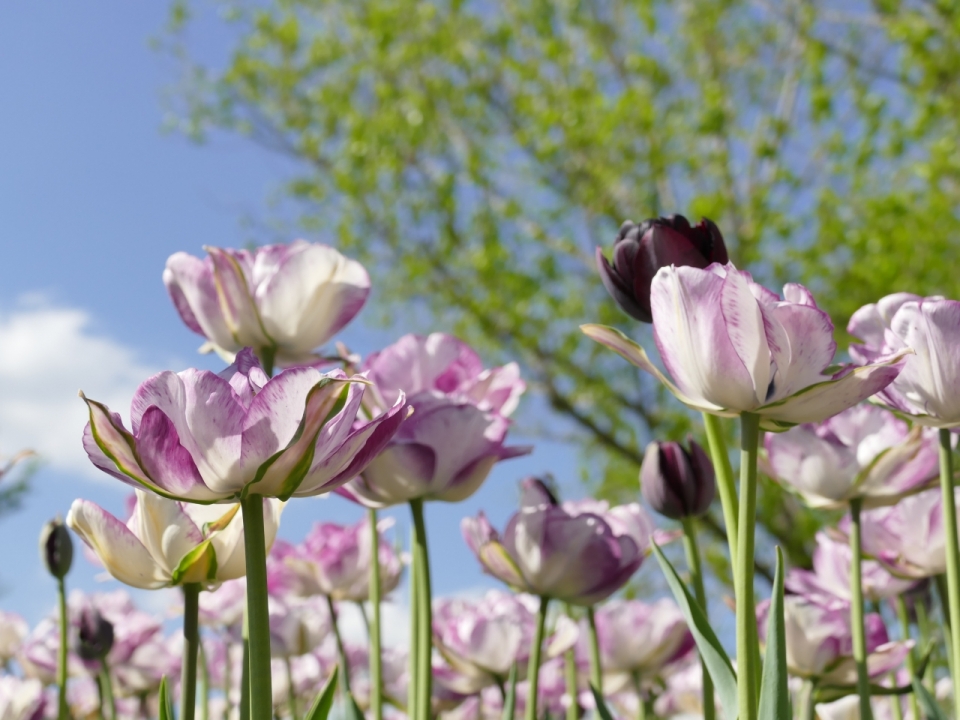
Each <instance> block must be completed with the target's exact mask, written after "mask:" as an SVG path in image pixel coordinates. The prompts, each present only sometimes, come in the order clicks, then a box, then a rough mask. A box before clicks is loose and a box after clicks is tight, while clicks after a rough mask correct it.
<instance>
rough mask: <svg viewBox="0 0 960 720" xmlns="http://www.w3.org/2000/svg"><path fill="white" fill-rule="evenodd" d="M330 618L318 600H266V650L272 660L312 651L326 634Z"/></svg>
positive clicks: (329, 626)
mask: <svg viewBox="0 0 960 720" xmlns="http://www.w3.org/2000/svg"><path fill="white" fill-rule="evenodd" d="M330 628H331V618H330V614H329V612H328V611H327V606H326V603H325V602H324V601H323V599H322V598H293V597H288V598H284V599H280V598H277V597H271V598H270V649H271V652H272V653H273V655H274V657H281V658H283V657H294V656H297V655H305V654H306V653H308V652H311V651H313V650H315V649H316V648H317V647H318V646H319V645H320V643H321V642H323V640H324V639H325V638H326V637H327V636H328V635H329V634H330Z"/></svg>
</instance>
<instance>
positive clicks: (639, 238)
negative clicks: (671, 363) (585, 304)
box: [596, 215, 729, 323]
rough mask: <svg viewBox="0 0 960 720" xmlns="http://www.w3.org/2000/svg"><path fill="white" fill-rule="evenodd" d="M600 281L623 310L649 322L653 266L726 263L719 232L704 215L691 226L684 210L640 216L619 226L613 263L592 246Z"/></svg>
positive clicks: (721, 237) (642, 320) (653, 274)
mask: <svg viewBox="0 0 960 720" xmlns="http://www.w3.org/2000/svg"><path fill="white" fill-rule="evenodd" d="M596 259H597V270H599V271H600V279H601V280H602V281H603V286H604V287H605V288H606V289H607V292H609V293H610V295H611V297H613V299H614V300H616V302H617V305H619V306H620V309H621V310H623V311H624V312H625V313H627V314H628V315H630V316H631V317H632V318H634V319H636V320H639V321H640V322H645V323H649V322H653V317H652V315H651V312H650V284H651V282H652V281H653V278H654V276H655V275H656V274H657V271H658V270H659V269H660V268H662V267H666V266H669V265H689V266H691V267H697V268H705V267H707V265H709V264H710V263H715V262H716V263H721V264H724V265H725V264H726V263H727V262H729V258H728V257H727V248H726V245H725V244H724V242H723V235H721V234H720V230H719V228H717V226H716V225H714V224H713V222H712V221H710V220H707V219H706V218H703V219H702V220H701V221H700V223H699V224H697V225H694V226H691V225H690V223H689V221H688V220H687V219H686V218H685V217H684V216H683V215H672V216H670V217H665V218H663V217H662V218H655V219H649V220H644V221H643V222H642V223H640V224H639V225H637V224H636V223H633V222H631V221H629V220H628V221H626V222H625V223H623V225H621V226H620V232H619V233H617V240H616V243H615V245H614V247H613V264H612V265H611V264H610V261H609V260H607V258H606V257H604V255H603V251H602V250H601V249H600V248H597V251H596Z"/></svg>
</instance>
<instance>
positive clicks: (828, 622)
mask: <svg viewBox="0 0 960 720" xmlns="http://www.w3.org/2000/svg"><path fill="white" fill-rule="evenodd" d="M769 607H770V601H769V600H765V601H763V602H762V603H760V604H759V605H758V606H757V618H758V625H759V630H760V637H761V639H765V638H766V627H767V621H766V615H767V612H768V611H769ZM784 622H785V626H786V640H787V669H788V671H789V672H790V673H791V674H792V675H795V676H797V677H801V678H807V679H811V680H813V681H814V682H816V683H817V684H820V685H837V686H841V687H851V688H852V686H853V685H854V684H855V683H856V681H857V671H856V664H855V662H854V659H853V636H852V632H851V629H850V614H849V612H847V611H846V609H838V608H830V607H826V606H823V605H820V604H818V603H816V602H814V601H813V600H811V599H810V598H807V597H804V596H802V595H787V596H786V597H785V598H784ZM866 627H867V636H866V641H867V653H868V655H867V672H868V674H869V676H870V677H871V678H878V677H881V676H883V675H887V674H888V673H890V672H891V671H893V670H895V669H896V668H898V667H899V666H900V665H901V664H902V663H903V661H904V659H905V658H906V656H907V653H908V652H909V651H910V648H911V647H912V645H913V643H912V642H910V641H894V642H891V641H890V639H889V636H888V635H887V630H886V627H884V624H883V619H882V618H881V617H880V616H879V615H878V614H876V613H871V614H869V615H867V617H866Z"/></svg>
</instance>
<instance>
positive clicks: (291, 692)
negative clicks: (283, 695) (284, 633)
mask: <svg viewBox="0 0 960 720" xmlns="http://www.w3.org/2000/svg"><path fill="white" fill-rule="evenodd" d="M283 664H284V667H285V668H286V671H287V705H289V706H290V707H289V710H290V718H291V720H297V718H298V717H300V713H299V710H298V709H297V689H296V688H295V687H294V686H293V665H292V664H291V663H290V656H289V655H286V656H285V657H284V658H283Z"/></svg>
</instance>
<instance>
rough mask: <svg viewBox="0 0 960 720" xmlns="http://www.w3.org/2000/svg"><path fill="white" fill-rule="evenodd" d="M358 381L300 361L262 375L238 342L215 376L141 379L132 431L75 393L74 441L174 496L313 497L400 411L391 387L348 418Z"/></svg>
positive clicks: (354, 464) (354, 462) (356, 404)
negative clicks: (77, 437) (372, 409)
mask: <svg viewBox="0 0 960 720" xmlns="http://www.w3.org/2000/svg"><path fill="white" fill-rule="evenodd" d="M365 382H366V381H365V380H364V379H363V378H362V377H353V378H348V377H347V376H346V374H345V373H343V372H342V371H340V370H335V371H333V372H331V373H326V374H324V373H321V372H319V371H318V370H316V369H314V368H305V367H304V368H292V369H290V370H285V371H284V372H282V373H280V374H278V375H277V376H276V377H274V378H267V376H266V374H265V373H264V372H263V369H262V368H261V367H260V364H259V362H258V361H257V359H256V357H255V356H254V355H253V353H252V352H251V351H250V350H249V349H245V350H243V351H241V352H240V353H239V354H238V355H237V359H236V361H235V362H234V364H233V365H231V366H230V367H228V368H226V369H225V370H224V371H223V372H221V373H219V374H216V373H212V372H209V371H207V370H193V369H191V370H185V371H184V372H181V373H179V374H178V373H173V372H162V373H159V374H157V375H154V376H153V377H152V378H150V379H148V380H147V381H146V382H144V383H143V384H142V385H140V387H139V388H138V389H137V392H136V394H135V395H134V398H133V403H132V404H131V410H130V420H131V427H132V432H131V431H128V430H127V429H126V428H125V427H124V426H123V423H122V422H121V420H120V416H119V415H117V414H116V413H111V412H110V410H109V409H108V408H107V407H106V406H105V405H103V404H101V403H99V402H96V401H94V400H89V399H87V398H84V400H85V401H86V403H87V406H88V408H89V410H90V422H89V423H88V424H87V427H86V428H85V430H84V436H83V445H84V449H85V450H86V451H87V455H88V456H89V457H90V460H91V462H93V464H94V465H96V466H97V467H98V468H100V469H101V470H103V471H104V472H106V473H109V474H110V475H113V476H114V477H116V478H118V479H120V480H122V481H123V482H126V483H128V484H130V485H132V486H134V487H139V488H145V489H147V490H151V491H152V492H154V493H157V494H158V495H162V496H164V497H168V498H171V499H175V500H185V501H188V502H197V503H213V502H236V501H237V500H239V499H241V498H243V497H246V495H247V494H249V493H255V494H258V495H263V496H265V497H279V498H281V499H283V500H286V499H288V498H290V497H291V496H295V497H306V496H312V495H319V494H322V493H325V492H328V491H330V490H332V489H334V488H336V487H339V486H340V485H342V484H343V483H345V482H347V481H348V480H350V479H351V478H352V477H354V476H356V474H357V473H359V472H361V471H362V470H363V469H364V468H365V467H366V466H367V464H368V463H369V462H370V461H371V460H372V459H373V458H374V457H375V456H376V455H377V453H378V452H380V450H381V449H382V448H383V447H384V446H385V445H386V443H387V442H388V441H389V440H390V438H391V437H393V434H394V433H395V432H396V431H397V428H398V427H399V426H400V424H401V422H403V419H404V418H405V417H406V415H407V407H406V400H405V398H404V397H403V395H402V394H401V395H399V396H398V397H397V400H396V402H395V403H394V404H393V406H392V407H390V408H389V409H388V410H387V411H386V412H384V413H383V414H381V415H380V416H379V417H377V418H375V419H373V420H371V421H370V422H366V423H363V422H361V423H358V422H357V419H358V418H357V413H358V411H359V410H360V403H361V400H362V397H363V393H364V386H365Z"/></svg>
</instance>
